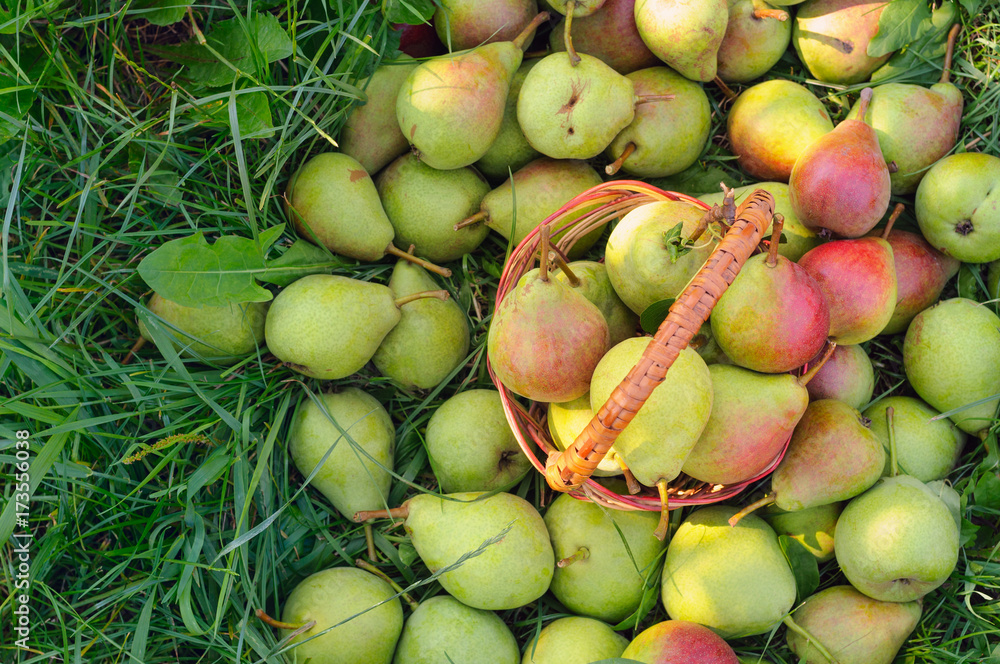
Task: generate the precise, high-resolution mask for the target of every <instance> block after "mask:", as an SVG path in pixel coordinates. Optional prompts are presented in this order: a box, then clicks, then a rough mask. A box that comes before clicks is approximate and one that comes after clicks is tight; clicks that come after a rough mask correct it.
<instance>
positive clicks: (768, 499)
mask: <svg viewBox="0 0 1000 664" xmlns="http://www.w3.org/2000/svg"><path fill="white" fill-rule="evenodd" d="M777 497H778V494H776V493H775V492H773V491H772V492H771V493H769V494H767V495H766V496H764V497H763V498H761V499H760V500H755V501H753V502H752V503H750V504H749V505H747V506H746V507H744V508H743V509H741V510H740V511H739V512H737V513H736V514H734V515H732V516H731V517H729V525H730V526H733V527H734V528H735V527H736V524H737V523H739V522H740V521H741V520H742V519H743V517H745V516H746V515H748V514H750V513H751V512H756V511H757V510H759V509H760V508H761V507H766V506H767V505H770V504H771V503H773V502H774V501H775V499H776V498H777Z"/></svg>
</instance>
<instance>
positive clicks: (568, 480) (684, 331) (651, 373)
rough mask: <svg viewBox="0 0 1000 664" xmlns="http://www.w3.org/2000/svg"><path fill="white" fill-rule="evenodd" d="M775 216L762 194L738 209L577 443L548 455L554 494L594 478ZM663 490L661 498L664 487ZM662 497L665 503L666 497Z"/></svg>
mask: <svg viewBox="0 0 1000 664" xmlns="http://www.w3.org/2000/svg"><path fill="white" fill-rule="evenodd" d="M773 216H774V197H773V196H771V194H770V193H768V192H767V191H765V190H763V189H757V190H756V191H754V192H753V193H752V194H750V196H748V197H747V198H746V200H744V201H743V203H741V204H740V206H739V207H738V208H737V210H736V222H735V223H734V224H733V226H732V227H731V228H730V229H729V231H728V232H727V233H726V235H725V236H724V237H723V238H722V240H721V241H720V242H719V244H718V245H717V246H716V248H715V250H714V251H713V252H712V254H711V255H710V256H709V257H708V260H707V261H706V262H705V265H704V266H702V268H701V270H699V271H698V274H697V275H695V277H694V279H692V280H691V283H690V284H688V286H687V288H685V289H684V292H683V293H681V295H680V296H678V298H677V300H676V301H675V302H674V304H673V305H672V306H671V307H670V311H669V313H668V314H667V317H666V319H665V320H664V321H663V323H661V324H660V327H659V328H658V329H657V331H656V335H654V336H653V338H652V339H651V340H650V342H649V346H647V347H646V350H645V351H644V352H643V355H642V358H641V359H640V360H639V362H638V363H637V364H636V365H635V366H634V367H633V368H632V370H631V371H630V372H629V374H628V375H627V376H626V377H625V379H624V380H622V382H621V383H620V384H619V385H618V387H616V388H615V389H614V391H613V392H612V393H611V396H610V397H609V398H608V400H607V401H606V402H605V403H604V404H603V405H602V406H601V408H600V410H598V412H597V414H596V415H594V417H593V419H591V420H590V424H588V425H587V427H586V428H585V429H584V430H583V431H582V432H581V433H580V435H578V436H577V437H576V440H574V441H573V444H572V445H570V446H569V447H567V448H566V449H565V450H564V451H562V452H553V453H552V454H550V455H549V457H548V459H547V460H546V462H545V479H546V481H547V482H548V484H549V486H550V487H552V488H553V489H554V490H556V491H563V492H566V491H574V490H576V489H578V488H580V486H582V485H583V483H584V482H586V481H587V479H588V478H590V476H591V475H592V474H593V472H594V469H596V468H597V464H599V463H600V462H601V460H602V459H603V458H604V456H605V455H606V454H607V453H608V450H609V449H611V446H612V445H613V444H614V442H615V439H616V438H617V437H618V434H619V433H621V431H622V429H624V428H625V427H626V426H627V425H628V423H629V422H631V421H632V418H633V417H635V414H636V413H637V412H638V411H639V408H641V407H642V404H643V403H644V402H645V401H646V399H647V398H648V397H649V395H650V394H651V393H652V392H653V388H655V387H656V386H657V385H659V384H660V383H662V382H663V379H664V378H665V377H666V375H667V370H668V369H669V368H670V366H671V365H672V364H673V363H674V360H676V359H677V356H678V355H679V354H680V352H681V351H682V350H684V348H686V347H687V345H688V343H689V342H690V341H691V338H692V337H694V335H695V334H697V332H698V329H699V328H700V327H701V326H702V324H703V323H704V322H705V321H706V320H708V316H709V314H710V313H711V312H712V307H713V306H715V303H716V302H718V300H719V297H721V296H722V294H723V293H724V292H725V290H726V289H727V288H728V287H729V285H730V284H732V283H733V279H735V278H736V275H737V274H738V273H739V271H740V269H741V268H742V267H743V264H744V263H746V261H747V259H748V258H750V254H751V253H753V251H754V249H756V247H757V245H758V244H759V243H760V239H761V236H762V235H763V234H764V231H766V230H767V226H768V224H769V223H771V217H773ZM660 488H661V494H662V489H663V487H660ZM662 497H663V499H664V500H665V495H663V496H662Z"/></svg>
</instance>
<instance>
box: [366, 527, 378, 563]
mask: <svg viewBox="0 0 1000 664" xmlns="http://www.w3.org/2000/svg"><path fill="white" fill-rule="evenodd" d="M365 544H366V545H367V548H368V559H369V560H371V561H372V562H375V558H376V556H377V555H378V554H377V553H376V551H375V529H374V528H372V524H371V523H365Z"/></svg>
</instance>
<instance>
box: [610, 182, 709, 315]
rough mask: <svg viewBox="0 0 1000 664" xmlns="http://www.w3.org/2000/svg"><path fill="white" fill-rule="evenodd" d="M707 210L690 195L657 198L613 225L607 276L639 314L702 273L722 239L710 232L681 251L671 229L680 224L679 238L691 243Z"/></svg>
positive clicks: (674, 295) (674, 294) (677, 292)
mask: <svg viewBox="0 0 1000 664" xmlns="http://www.w3.org/2000/svg"><path fill="white" fill-rule="evenodd" d="M704 216H705V211H704V210H703V209H702V208H699V207H697V206H695V205H692V204H691V203H688V202H686V201H656V202H653V203H647V204H645V205H641V206H639V207H637V208H635V209H633V210H631V211H630V212H629V213H628V214H626V215H625V216H624V217H622V219H621V221H619V222H618V224H617V225H616V226H615V228H614V229H613V230H612V231H611V235H610V236H609V237H608V242H607V245H606V246H605V250H604V264H605V265H606V266H607V270H608V278H609V279H610V280H611V284H612V286H614V288H615V291H616V292H617V293H618V296H619V297H621V299H622V301H623V302H625V304H627V305H628V307H629V309H631V310H632V311H634V312H635V313H637V314H640V315H641V314H642V312H643V311H644V310H645V309H646V307H648V306H649V305H651V304H653V303H655V302H659V301H660V300H665V299H667V298H672V297H677V296H678V295H679V294H680V293H681V291H683V290H684V287H685V286H687V284H688V282H689V281H691V279H692V278H693V277H694V275H695V274H697V273H698V270H700V269H701V267H702V265H704V264H705V261H707V260H708V257H709V255H711V253H712V251H713V250H714V249H715V245H716V244H717V243H718V242H717V240H715V239H714V238H713V237H711V236H710V234H708V233H705V234H702V236H701V237H700V238H699V239H697V240H696V241H695V242H694V244H693V245H691V246H690V251H689V252H687V253H684V252H683V251H679V249H681V247H680V246H679V243H674V244H671V243H670V242H668V241H667V239H666V237H667V234H668V233H669V232H670V231H671V230H672V229H674V227H676V226H677V225H678V224H679V225H681V229H680V237H679V238H678V240H679V241H680V242H683V243H684V244H686V241H687V240H688V238H690V237H691V236H692V234H693V233H694V232H695V230H696V229H698V228H699V225H700V223H701V221H702V218H703V217H704Z"/></svg>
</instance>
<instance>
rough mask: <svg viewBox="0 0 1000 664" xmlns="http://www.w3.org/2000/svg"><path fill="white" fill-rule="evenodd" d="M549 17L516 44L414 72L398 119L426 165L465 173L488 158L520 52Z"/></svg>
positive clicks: (430, 63)
mask: <svg viewBox="0 0 1000 664" xmlns="http://www.w3.org/2000/svg"><path fill="white" fill-rule="evenodd" d="M547 18H548V14H546V13H544V12H543V13H541V14H539V15H538V16H536V17H535V19H534V20H533V21H531V23H529V24H528V26H527V27H526V28H525V29H524V30H523V31H522V32H521V34H519V35H518V36H517V38H516V39H515V40H514V41H502V42H494V43H491V44H485V45H483V46H479V47H478V48H474V49H472V50H468V51H460V52H458V53H452V54H449V55H443V56H439V57H436V58H431V59H429V60H425V61H424V62H422V63H421V64H420V65H419V66H417V68H416V69H414V70H413V71H412V72H410V75H409V76H408V77H407V79H406V81H405V82H404V83H403V87H402V88H401V89H400V91H399V97H398V98H397V100H396V120H397V121H398V122H399V128H400V130H402V132H403V135H404V136H405V137H406V140H408V141H409V142H410V144H411V145H413V147H414V148H416V150H417V151H418V152H419V154H420V158H421V159H422V160H423V161H424V162H425V163H426V164H427V165H429V166H432V167H433V168H437V169H441V170H448V169H451V168H462V167H463V166H469V165H470V164H473V163H474V162H476V160H478V159H479V158H480V157H482V156H483V155H484V154H486V151H487V150H488V149H489V147H490V145H491V144H492V143H493V141H494V139H495V138H496V137H497V134H498V133H499V132H500V124H501V122H502V121H503V114H504V108H505V106H506V102H507V92H508V88H509V86H510V80H511V78H512V77H513V76H514V72H516V71H517V68H518V67H519V66H520V65H521V59H522V57H523V55H524V54H523V52H522V51H521V47H522V45H523V43H524V42H525V40H526V39H527V38H528V36H529V35H530V34H532V33H533V32H534V30H535V28H536V27H537V26H538V25H539V24H540V23H541V22H542V21H544V20H545V19H547Z"/></svg>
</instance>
